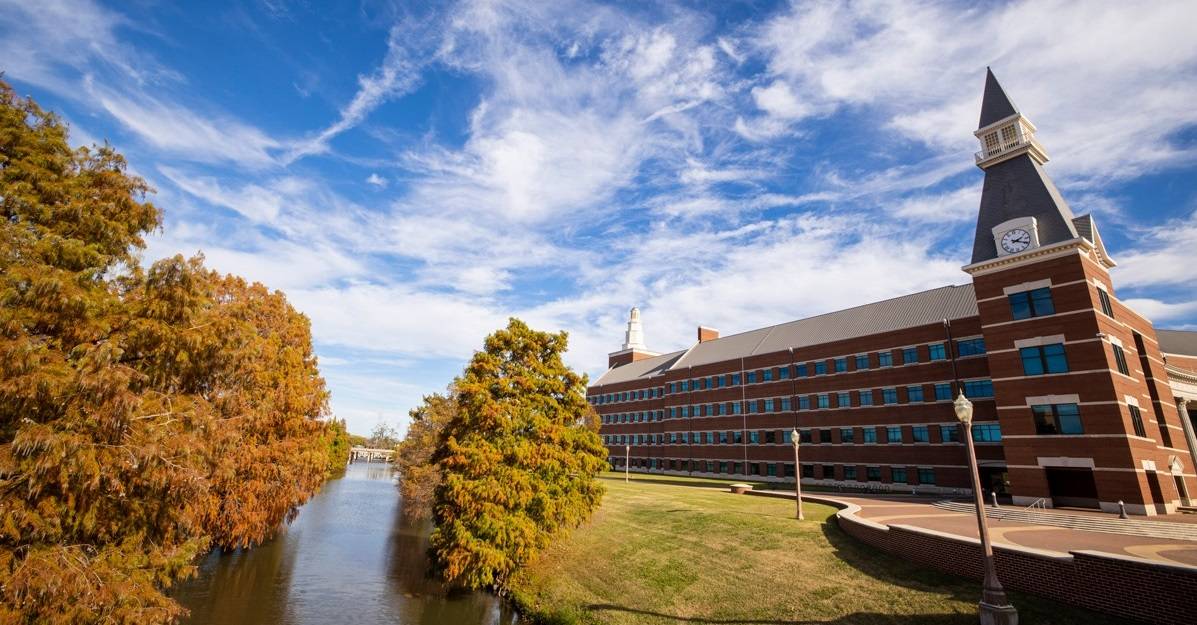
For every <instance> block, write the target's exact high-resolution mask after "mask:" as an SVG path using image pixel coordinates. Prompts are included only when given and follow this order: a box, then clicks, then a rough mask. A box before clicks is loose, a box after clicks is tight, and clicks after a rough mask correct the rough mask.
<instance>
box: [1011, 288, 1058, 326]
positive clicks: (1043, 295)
mask: <svg viewBox="0 0 1197 625" xmlns="http://www.w3.org/2000/svg"><path fill="white" fill-rule="evenodd" d="M1009 299H1010V314H1011V315H1012V316H1013V317H1014V318H1015V319H1030V318H1031V317H1042V316H1044V315H1052V314H1055V312H1056V307H1055V305H1053V304H1052V290H1051V287H1043V288H1041V289H1034V290H1031V291H1023V292H1021V293H1012V294H1010V296H1009Z"/></svg>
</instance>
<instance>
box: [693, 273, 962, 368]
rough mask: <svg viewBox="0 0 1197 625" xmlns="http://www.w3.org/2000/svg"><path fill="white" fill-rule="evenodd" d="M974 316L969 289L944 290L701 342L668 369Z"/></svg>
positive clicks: (948, 288)
mask: <svg viewBox="0 0 1197 625" xmlns="http://www.w3.org/2000/svg"><path fill="white" fill-rule="evenodd" d="M976 314H977V298H976V295H975V294H974V292H973V285H972V284H962V285H958V286H945V287H940V288H937V289H931V290H930V291H923V292H921V293H913V294H911V295H903V296H901V297H895V298H893V299H887V300H883V301H880V302H873V303H871V304H865V305H863V306H857V307H855V308H848V309H845V310H839V311H835V312H830V313H826V314H823V315H818V316H815V317H808V318H806V319H799V320H797V321H790V322H788V323H782V324H778V325H775V326H769V327H765V328H760V329H758V330H751V331H748V332H742V333H740V334H733V335H730V336H725V337H720V338H717V339H714V340H710V341H703V342H701V343H698V344H696V345H694V346H693V347H691V348H690V349H689V350H687V351H686V352H684V353H683V355H682V356H681V357H680V358H679V359H678V360H677V362H675V363H674V364H673V365H672V366H670V367H669V368H670V369H680V368H683V367H696V366H699V365H705V364H710V363H714V362H721V361H724V360H732V359H736V358H745V357H748V356H754V355H757V354H769V353H773V352H779V351H784V350H787V349H790V348H801V347H810V346H812V345H821V344H824V343H832V342H835V341H843V340H846V339H851V338H856V337H859V336H868V335H871V334H881V333H884V332H892V331H894V330H902V329H905V328H913V327H917V326H923V325H927V324H931V323H939V322H940V321H942V320H943V319H962V318H965V317H973V316H976Z"/></svg>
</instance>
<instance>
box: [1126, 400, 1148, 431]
mask: <svg viewBox="0 0 1197 625" xmlns="http://www.w3.org/2000/svg"><path fill="white" fill-rule="evenodd" d="M1127 409H1129V410H1130V416H1131V425H1132V426H1134V428H1135V436H1142V437H1143V438H1147V428H1146V427H1144V426H1143V413H1142V412H1139V407H1138V406H1134V405H1129V406H1127Z"/></svg>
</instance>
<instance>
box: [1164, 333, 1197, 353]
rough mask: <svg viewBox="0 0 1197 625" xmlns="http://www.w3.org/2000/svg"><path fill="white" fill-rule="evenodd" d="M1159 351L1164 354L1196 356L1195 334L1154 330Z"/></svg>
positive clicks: (1196, 341) (1196, 338)
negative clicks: (1158, 343)
mask: <svg viewBox="0 0 1197 625" xmlns="http://www.w3.org/2000/svg"><path fill="white" fill-rule="evenodd" d="M1155 336H1156V339H1157V340H1159V342H1160V351H1161V352H1164V353H1165V354H1179V355H1181V356H1197V332H1194V331H1191V330H1156V331H1155Z"/></svg>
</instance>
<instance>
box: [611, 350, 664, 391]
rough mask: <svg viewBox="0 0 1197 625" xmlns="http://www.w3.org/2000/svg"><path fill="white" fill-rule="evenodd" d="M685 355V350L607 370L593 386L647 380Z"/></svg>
mask: <svg viewBox="0 0 1197 625" xmlns="http://www.w3.org/2000/svg"><path fill="white" fill-rule="evenodd" d="M685 353H686V350H684V349H683V350H681V351H676V352H673V353H671V354H661V355H660V356H653V357H652V358H645V359H643V360H636V361H633V362H630V363H628V364H626V365H623V366H620V367H612V368H611V369H607V372H606V373H604V374H603V375H601V376H599V379H597V380H595V381H594V382H593V383H592V384H591V386H601V385H604V384H614V383H616V382H628V381H631V380H635V379H637V378H647V377H651V376H654V375H657V374H659V373H663V372H664V371H666V370H668V369H669V368H670V366H671V365H672V364H673V363H674V362H677V359H678V358H679V357H681V355H682V354H685Z"/></svg>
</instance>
